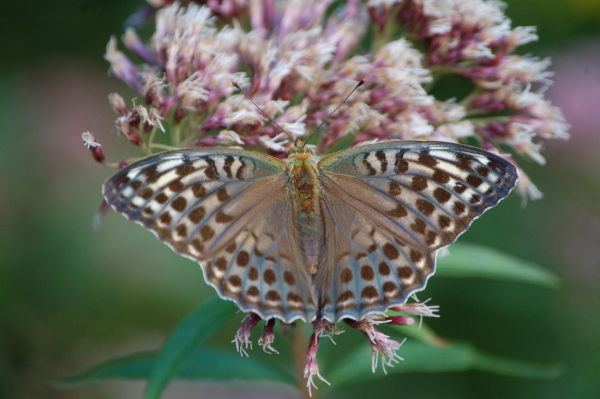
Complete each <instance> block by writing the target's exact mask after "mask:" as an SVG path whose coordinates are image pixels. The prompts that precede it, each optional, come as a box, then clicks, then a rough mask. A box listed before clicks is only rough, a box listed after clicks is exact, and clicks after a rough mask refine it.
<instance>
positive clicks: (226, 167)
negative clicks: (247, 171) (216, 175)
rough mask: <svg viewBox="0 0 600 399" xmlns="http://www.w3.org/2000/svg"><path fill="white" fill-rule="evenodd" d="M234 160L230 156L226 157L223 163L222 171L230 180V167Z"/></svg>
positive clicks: (231, 175)
mask: <svg viewBox="0 0 600 399" xmlns="http://www.w3.org/2000/svg"><path fill="white" fill-rule="evenodd" d="M233 161H234V158H233V157H232V156H229V157H226V158H225V160H224V161H223V170H224V171H225V173H227V177H228V178H229V179H231V178H232V177H233V174H232V173H231V165H232V164H233Z"/></svg>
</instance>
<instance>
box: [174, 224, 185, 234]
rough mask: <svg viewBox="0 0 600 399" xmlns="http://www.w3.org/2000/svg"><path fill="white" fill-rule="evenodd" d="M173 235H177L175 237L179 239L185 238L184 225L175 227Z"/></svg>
mask: <svg viewBox="0 0 600 399" xmlns="http://www.w3.org/2000/svg"><path fill="white" fill-rule="evenodd" d="M175 233H177V235H179V236H180V237H185V236H187V227H186V226H185V224H180V225H179V226H177V227H175Z"/></svg>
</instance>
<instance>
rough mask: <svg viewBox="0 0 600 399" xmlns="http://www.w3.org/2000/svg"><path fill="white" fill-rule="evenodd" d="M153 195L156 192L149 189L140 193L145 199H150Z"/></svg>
mask: <svg viewBox="0 0 600 399" xmlns="http://www.w3.org/2000/svg"><path fill="white" fill-rule="evenodd" d="M152 194H154V191H152V189H151V188H148V187H146V188H145V189H143V190H142V191H140V192H139V193H138V195H139V196H140V197H142V198H143V199H149V198H150V197H152Z"/></svg>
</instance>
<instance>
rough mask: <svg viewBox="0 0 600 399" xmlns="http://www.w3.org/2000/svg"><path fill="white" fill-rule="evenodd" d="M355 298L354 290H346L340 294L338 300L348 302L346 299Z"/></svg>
mask: <svg viewBox="0 0 600 399" xmlns="http://www.w3.org/2000/svg"><path fill="white" fill-rule="evenodd" d="M353 299H354V293H353V292H352V291H345V292H342V293H341V294H340V295H339V296H338V299H337V301H338V302H346V301H351V300H353Z"/></svg>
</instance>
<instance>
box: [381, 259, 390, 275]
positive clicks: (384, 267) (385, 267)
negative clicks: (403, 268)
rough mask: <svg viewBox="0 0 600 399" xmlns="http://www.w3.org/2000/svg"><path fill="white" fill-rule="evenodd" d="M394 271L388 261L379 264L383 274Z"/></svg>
mask: <svg viewBox="0 0 600 399" xmlns="http://www.w3.org/2000/svg"><path fill="white" fill-rule="evenodd" d="M391 272H392V271H391V270H390V267H389V266H388V264H387V263H386V262H381V263H380V264H379V274H381V275H382V276H384V277H385V276H389V275H390V273H391Z"/></svg>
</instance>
